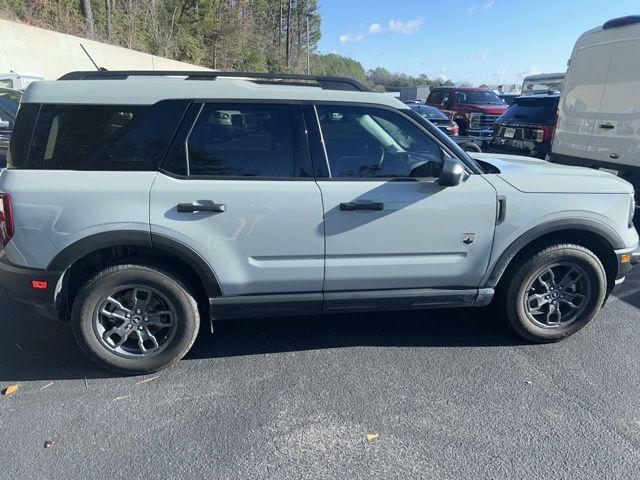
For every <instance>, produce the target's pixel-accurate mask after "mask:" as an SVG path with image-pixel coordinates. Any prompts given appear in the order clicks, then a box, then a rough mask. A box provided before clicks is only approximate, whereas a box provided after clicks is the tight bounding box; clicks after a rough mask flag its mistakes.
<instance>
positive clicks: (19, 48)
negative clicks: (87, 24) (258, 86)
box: [0, 19, 209, 80]
mask: <svg viewBox="0 0 640 480" xmlns="http://www.w3.org/2000/svg"><path fill="white" fill-rule="evenodd" d="M80 44H82V45H84V47H85V48H86V49H87V50H88V51H89V53H90V54H91V56H92V57H93V59H94V60H95V61H96V63H97V64H98V65H99V66H101V67H104V68H106V69H107V70H209V69H208V68H204V67H200V66H198V65H192V64H189V63H184V62H178V61H176V60H170V59H168V58H163V57H157V56H155V55H150V54H148V53H143V52H138V51H136V50H129V49H127V48H122V47H116V46H114V45H108V44H106V43H100V42H95V41H92V40H87V39H86V38H80V37H74V36H72V35H66V34H64V33H58V32H53V31H51V30H45V29H42V28H36V27H31V26H28V25H23V24H21V23H16V22H9V21H7V20H1V19H0V73H8V72H10V71H14V72H18V73H32V74H36V75H40V76H42V77H44V78H46V79H48V80H54V79H57V78H59V77H60V76H62V75H64V74H65V73H68V72H71V71H73V70H95V67H94V66H93V64H92V63H91V61H90V60H89V58H88V57H87V55H86V54H85V53H84V52H83V51H82V48H81V47H80Z"/></svg>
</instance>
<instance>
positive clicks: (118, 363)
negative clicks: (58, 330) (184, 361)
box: [71, 265, 200, 374]
mask: <svg viewBox="0 0 640 480" xmlns="http://www.w3.org/2000/svg"><path fill="white" fill-rule="evenodd" d="M71 322H72V327H73V333H74V335H75V337H76V340H77V342H78V345H79V346H80V348H81V349H82V350H83V351H84V353H85V354H87V356H88V357H89V358H90V359H91V360H93V361H94V362H95V363H96V364H98V365H99V366H101V367H103V368H105V369H107V370H111V371H114V372H117V373H123V374H143V373H151V372H155V371H157V370H160V369H162V368H165V367H167V366H169V365H171V364H172V363H174V362H176V361H178V360H179V359H181V358H182V357H183V356H184V355H185V354H186V353H187V351H189V349H190V348H191V346H192V345H193V342H194V341H195V338H196V335H197V333H198V329H199V325H200V317H199V314H198V307H197V304H196V301H195V299H194V298H193V297H192V295H191V294H190V293H189V290H188V289H187V288H186V287H185V285H184V284H183V283H182V282H181V281H180V279H179V278H178V277H177V276H174V275H173V274H171V273H169V272H168V271H163V270H159V269H156V268H151V267H148V266H144V265H116V266H113V267H109V268H107V269H105V270H103V271H102V272H100V273H98V274H97V275H96V276H94V277H93V278H92V279H90V280H89V281H88V282H87V283H86V284H85V285H84V287H82V289H81V290H80V292H79V293H78V296H77V297H76V300H75V302H74V306H73V311H72V316H71Z"/></svg>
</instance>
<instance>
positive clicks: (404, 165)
mask: <svg viewBox="0 0 640 480" xmlns="http://www.w3.org/2000/svg"><path fill="white" fill-rule="evenodd" d="M317 111H318V118H319V120H320V128H321V129H322V136H323V139H324V144H325V148H326V152H327V157H328V161H329V167H330V170H331V177H333V178H375V177H379V178H425V177H438V176H439V175H440V169H441V166H442V161H443V156H444V152H443V151H442V149H441V148H440V146H439V145H438V144H437V143H436V142H435V141H434V140H433V139H432V138H431V137H430V136H429V135H427V134H426V133H425V132H424V131H422V130H421V129H420V128H418V127H417V126H416V125H415V124H413V123H412V122H411V121H409V120H408V119H406V118H405V117H403V116H402V115H400V114H398V113H395V112H392V111H389V110H385V109H380V108H370V107H353V106H341V105H340V106H330V105H319V106H317Z"/></svg>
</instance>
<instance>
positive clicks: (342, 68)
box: [311, 53, 367, 82]
mask: <svg viewBox="0 0 640 480" xmlns="http://www.w3.org/2000/svg"><path fill="white" fill-rule="evenodd" d="M311 65H312V67H311V73H313V74H315V75H331V76H336V77H351V78H355V79H356V80H360V81H362V82H364V81H366V79H367V78H366V74H365V72H364V68H363V67H362V65H361V64H360V62H358V61H357V60H354V59H353V58H349V57H343V56H341V55H336V54H335V53H329V54H327V55H322V54H316V55H313V57H312V59H311Z"/></svg>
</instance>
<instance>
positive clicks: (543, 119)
mask: <svg viewBox="0 0 640 480" xmlns="http://www.w3.org/2000/svg"><path fill="white" fill-rule="evenodd" d="M558 98H559V97H543V98H516V99H515V101H514V102H513V103H512V104H511V106H510V107H509V108H508V109H507V111H506V112H504V113H503V114H502V116H501V117H500V122H514V123H517V122H520V123H531V124H533V123H535V124H540V125H553V123H555V118H556V111H557V110H558Z"/></svg>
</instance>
